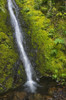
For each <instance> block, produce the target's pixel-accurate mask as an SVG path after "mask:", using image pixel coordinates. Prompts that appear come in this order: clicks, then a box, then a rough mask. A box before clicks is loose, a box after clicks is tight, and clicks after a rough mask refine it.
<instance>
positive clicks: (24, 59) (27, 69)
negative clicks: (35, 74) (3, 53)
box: [7, 0, 37, 93]
mask: <svg viewBox="0 0 66 100" xmlns="http://www.w3.org/2000/svg"><path fill="white" fill-rule="evenodd" d="M7 2H8V10H9V13H10V17H11V23H12V26H13V28H14V31H15V37H16V41H17V46H18V48H19V51H20V56H21V60H22V62H23V65H24V68H25V72H26V76H27V82H26V84H25V85H26V86H27V87H28V89H29V91H30V92H32V93H34V92H35V91H36V85H37V84H36V82H34V81H33V78H32V69H31V67H32V65H31V63H30V61H29V59H28V56H27V54H26V52H25V50H24V46H23V35H22V33H21V30H20V27H19V24H18V20H17V18H16V16H15V14H14V9H16V6H15V4H14V1H12V0H7ZM15 11H16V13H18V12H17V10H15Z"/></svg>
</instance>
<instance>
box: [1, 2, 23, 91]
mask: <svg viewBox="0 0 66 100" xmlns="http://www.w3.org/2000/svg"><path fill="white" fill-rule="evenodd" d="M6 1H7V0H0V93H3V92H6V91H7V90H8V89H11V88H14V87H16V86H18V84H20V83H21V82H22V76H23V74H22V72H23V68H22V64H21V65H20V63H18V60H19V56H18V53H17V51H16V48H15V46H14V45H15V43H14V40H13V32H12V31H11V25H10V22H8V20H9V18H10V17H9V12H8V11H7V9H6V4H7V2H6ZM7 19H8V20H7ZM17 66H18V67H17ZM20 70H22V71H21V72H20V73H18V72H19V71H20Z"/></svg>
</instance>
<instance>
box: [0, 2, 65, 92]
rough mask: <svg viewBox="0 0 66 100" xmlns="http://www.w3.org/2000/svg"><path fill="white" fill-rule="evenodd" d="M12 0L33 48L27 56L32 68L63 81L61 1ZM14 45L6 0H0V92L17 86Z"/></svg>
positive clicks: (20, 69) (19, 76) (18, 74)
mask: <svg viewBox="0 0 66 100" xmlns="http://www.w3.org/2000/svg"><path fill="white" fill-rule="evenodd" d="M15 1H16V3H17V4H18V6H19V8H20V13H21V14H22V17H23V19H24V21H25V23H26V26H27V27H25V31H26V32H27V34H28V37H30V42H31V43H30V44H31V49H33V50H34V52H31V53H30V56H32V57H33V58H35V63H36V66H35V67H36V68H35V69H36V70H37V71H39V72H40V75H41V76H51V77H52V78H55V79H57V80H58V81H63V83H65V78H66V57H65V54H66V52H65V47H66V43H65V42H66V40H65V36H66V30H65V24H66V23H65V18H66V13H65V5H66V3H65V1H64V0H60V1H59V0H15ZM20 16H21V15H20ZM15 45H16V44H15V43H14V39H13V32H12V28H11V24H10V16H9V12H8V10H7V0H0V93H3V92H5V91H7V90H8V89H10V88H12V87H13V88H14V87H15V86H17V85H18V84H19V83H20V82H22V78H23V76H24V74H23V72H24V71H23V67H22V64H21V62H20V60H19V57H18V53H17V51H16V50H15V48H16V46H15ZM14 84H15V85H14Z"/></svg>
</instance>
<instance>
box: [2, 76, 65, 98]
mask: <svg viewBox="0 0 66 100" xmlns="http://www.w3.org/2000/svg"><path fill="white" fill-rule="evenodd" d="M39 84H40V87H38V89H37V92H36V93H27V92H26V91H25V90H24V87H23V86H22V85H21V86H19V87H18V88H16V89H15V90H9V91H8V92H7V93H5V94H1V95H0V100H66V87H65V86H61V85H59V84H58V83H56V82H55V80H52V79H51V78H47V77H43V78H41V79H40V83H39Z"/></svg>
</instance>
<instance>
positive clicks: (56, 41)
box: [54, 38, 64, 44]
mask: <svg viewBox="0 0 66 100" xmlns="http://www.w3.org/2000/svg"><path fill="white" fill-rule="evenodd" d="M54 43H55V44H59V43H61V44H64V39H59V38H57V39H55V41H54Z"/></svg>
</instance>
